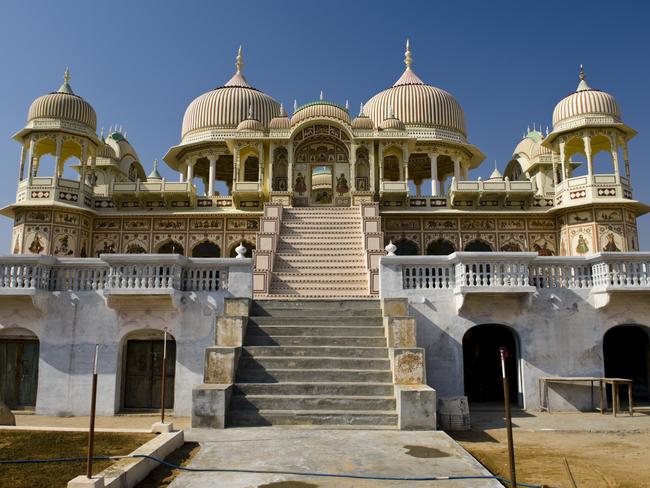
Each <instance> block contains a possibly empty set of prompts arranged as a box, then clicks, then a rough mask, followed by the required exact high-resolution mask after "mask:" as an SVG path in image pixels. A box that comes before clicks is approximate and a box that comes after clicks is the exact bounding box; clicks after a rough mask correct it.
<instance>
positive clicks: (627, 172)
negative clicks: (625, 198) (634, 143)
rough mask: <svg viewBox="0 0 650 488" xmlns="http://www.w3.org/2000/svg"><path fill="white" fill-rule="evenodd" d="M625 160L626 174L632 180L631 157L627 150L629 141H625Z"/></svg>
mask: <svg viewBox="0 0 650 488" xmlns="http://www.w3.org/2000/svg"><path fill="white" fill-rule="evenodd" d="M623 161H625V176H626V177H627V179H628V180H630V159H629V157H628V152H627V141H623ZM630 183H632V181H630Z"/></svg>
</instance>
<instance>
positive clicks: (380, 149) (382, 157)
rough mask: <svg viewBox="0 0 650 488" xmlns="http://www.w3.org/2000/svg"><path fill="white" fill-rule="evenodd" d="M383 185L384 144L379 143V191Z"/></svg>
mask: <svg viewBox="0 0 650 488" xmlns="http://www.w3.org/2000/svg"><path fill="white" fill-rule="evenodd" d="M383 185H384V146H383V144H381V143H379V191H382V188H383Z"/></svg>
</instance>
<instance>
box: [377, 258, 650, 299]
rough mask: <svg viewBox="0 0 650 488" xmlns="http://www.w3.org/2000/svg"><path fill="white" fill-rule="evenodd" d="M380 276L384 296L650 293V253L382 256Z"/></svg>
mask: <svg viewBox="0 0 650 488" xmlns="http://www.w3.org/2000/svg"><path fill="white" fill-rule="evenodd" d="M380 280H381V296H382V297H393V296H403V293H402V292H403V291H404V290H452V291H453V292H454V293H471V292H486V293H509V292H511V293H512V292H514V293H529V292H534V291H535V290H539V289H544V288H569V289H589V290H591V291H593V292H611V291H650V253H599V254H594V255H590V256H586V257H555V256H552V257H551V256H538V255H537V254H536V253H507V252H496V253H466V252H458V253H453V254H450V255H449V256H384V257H382V258H381V259H380ZM400 293H402V295H400Z"/></svg>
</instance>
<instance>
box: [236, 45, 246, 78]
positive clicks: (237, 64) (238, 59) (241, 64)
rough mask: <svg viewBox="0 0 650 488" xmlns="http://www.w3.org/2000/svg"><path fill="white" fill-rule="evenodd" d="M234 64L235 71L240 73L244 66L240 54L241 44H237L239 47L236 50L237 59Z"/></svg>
mask: <svg viewBox="0 0 650 488" xmlns="http://www.w3.org/2000/svg"><path fill="white" fill-rule="evenodd" d="M235 66H237V73H238V74H239V73H241V70H242V68H243V67H244V57H243V56H242V49H241V45H240V46H239V49H238V50H237V61H236V63H235Z"/></svg>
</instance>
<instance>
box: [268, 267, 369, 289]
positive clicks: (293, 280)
mask: <svg viewBox="0 0 650 488" xmlns="http://www.w3.org/2000/svg"><path fill="white" fill-rule="evenodd" d="M280 283H281V284H283V286H284V285H286V286H291V285H297V284H299V285H300V286H301V288H302V284H309V285H314V286H312V288H313V287H315V286H316V285H317V286H318V287H325V288H332V287H334V286H339V285H341V286H357V287H359V288H366V286H367V284H368V281H367V274H366V273H346V272H344V271H341V272H339V273H336V274H331V275H329V276H327V278H324V277H323V276H321V275H319V274H318V273H295V272H285V271H278V272H277V273H273V281H272V282H271V285H274V284H280Z"/></svg>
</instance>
